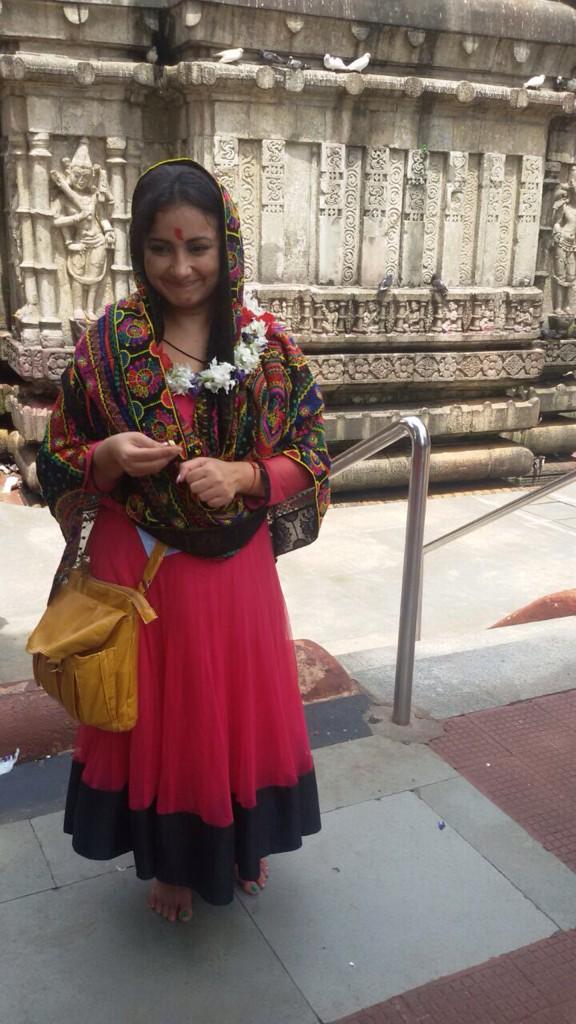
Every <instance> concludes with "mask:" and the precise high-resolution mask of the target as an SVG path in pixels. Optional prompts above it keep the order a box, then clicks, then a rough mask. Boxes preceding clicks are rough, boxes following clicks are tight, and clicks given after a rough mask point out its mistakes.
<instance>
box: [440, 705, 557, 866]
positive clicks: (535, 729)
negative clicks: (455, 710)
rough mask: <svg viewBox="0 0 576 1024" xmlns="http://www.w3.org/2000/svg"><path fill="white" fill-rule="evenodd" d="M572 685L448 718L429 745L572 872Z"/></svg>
mask: <svg viewBox="0 0 576 1024" xmlns="http://www.w3.org/2000/svg"><path fill="white" fill-rule="evenodd" d="M575 732H576V691H575V690H569V691H567V692H565V693H554V694H550V695H547V696H544V697H538V698H536V699H534V700H528V701H520V702H518V703H516V704H510V705H508V706H505V707H500V708H488V709H486V710H483V711H475V712H473V713H471V714H468V715H461V716H458V717H456V718H452V719H449V720H448V721H447V722H446V725H445V731H444V734H443V735H442V736H441V737H439V738H438V739H437V740H434V741H432V743H431V747H432V749H433V750H435V751H436V753H437V754H440V756H441V757H443V758H444V759H445V760H446V761H447V762H448V763H449V764H450V765H452V767H453V768H455V769H457V771H458V772H459V773H460V774H461V775H463V776H464V777H465V778H466V779H468V780H469V782H471V783H472V784H473V785H474V786H475V787H476V788H477V789H479V790H480V792H481V793H484V795H485V796H487V797H488V798H489V799H490V800H491V801H492V802H493V803H495V804H496V805H497V806H498V807H500V808H501V809H502V810H503V811H504V812H505V813H506V814H508V815H509V816H510V817H511V818H513V819H514V820H515V821H517V822H518V823H519V824H520V825H522V826H523V828H525V829H526V831H527V832H529V833H530V835H532V836H534V838H535V839H537V840H538V841H539V842H540V843H541V844H542V846H543V847H544V848H545V849H546V850H550V852H551V853H553V854H555V855H556V857H558V858H559V859H560V860H561V861H563V862H564V864H566V865H567V866H568V867H569V868H571V869H572V870H573V871H576V800H575V793H576V757H575V742H576V741H575Z"/></svg>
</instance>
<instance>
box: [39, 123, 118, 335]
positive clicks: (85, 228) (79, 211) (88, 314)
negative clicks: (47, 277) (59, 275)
mask: <svg viewBox="0 0 576 1024" xmlns="http://www.w3.org/2000/svg"><path fill="white" fill-rule="evenodd" d="M62 163H63V165H64V173H61V172H60V171H57V170H53V171H51V172H50V176H51V178H52V181H53V182H54V184H55V185H56V186H57V188H58V189H59V190H60V193H61V194H60V196H59V197H58V199H57V200H56V202H55V204H54V206H53V212H54V214H55V216H54V226H55V227H57V228H60V229H61V230H62V234H63V236H64V244H65V246H66V251H67V256H68V258H67V260H66V267H67V270H68V274H69V276H70V286H71V290H72V305H73V318H74V320H80V321H82V320H96V319H97V317H98V313H97V312H96V305H97V297H98V295H97V293H98V286H99V284H100V282H101V281H102V280H103V279H104V276H105V274H106V270H107V266H108V252H109V250H112V249H114V246H115V235H114V229H113V227H112V224H111V223H110V221H109V220H108V215H109V213H110V212H111V209H112V207H113V205H114V199H113V197H112V194H111V192H110V189H109V187H108V181H107V177H106V172H105V171H104V170H103V169H102V168H101V167H99V166H98V164H93V163H92V160H91V159H90V152H89V150H88V141H87V139H81V140H80V144H79V146H78V149H77V150H76V152H75V154H74V156H73V157H72V159H71V160H69V159H68V158H64V159H63V160H62Z"/></svg>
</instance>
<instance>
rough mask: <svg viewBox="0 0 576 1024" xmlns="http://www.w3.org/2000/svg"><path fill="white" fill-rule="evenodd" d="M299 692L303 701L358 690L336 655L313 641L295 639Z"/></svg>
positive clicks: (347, 693) (340, 695) (348, 694)
mask: <svg viewBox="0 0 576 1024" xmlns="http://www.w3.org/2000/svg"><path fill="white" fill-rule="evenodd" d="M294 649H295V651H296V661H297V663H298V682H299V685H300V694H301V696H302V700H303V701H304V702H305V703H306V704H310V703H311V702H312V701H316V700H329V699H330V698H331V697H347V696H350V695H351V694H353V693H358V684H357V683H355V682H354V680H353V679H351V678H350V676H349V675H348V673H347V672H346V670H345V669H344V668H343V667H342V665H341V664H340V662H339V661H337V660H336V658H334V657H332V655H331V654H329V653H328V651H325V650H324V648H323V647H321V646H320V644H316V643H314V641H313V640H295V641H294Z"/></svg>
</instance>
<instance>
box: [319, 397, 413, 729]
mask: <svg viewBox="0 0 576 1024" xmlns="http://www.w3.org/2000/svg"><path fill="white" fill-rule="evenodd" d="M405 437H409V438H410V441H411V444H412V459H411V464H410V486H409V490H408V514H407V519H406V539H405V542H404V569H403V573H402V594H401V598H400V621H399V624H398V650H397V654H396V682H395V689H394V711H393V714H392V720H393V721H394V722H395V723H396V724H397V725H409V724H410V707H411V703H412V680H413V676H414V652H415V648H416V638H417V633H418V609H419V606H420V605H421V601H422V594H421V588H422V570H423V560H424V559H423V543H424V522H425V518H426V499H427V497H428V478H429V476H430V435H429V433H428V430H427V429H426V427H425V425H424V423H423V422H422V420H421V419H419V418H418V417H417V416H403V417H402V419H400V420H397V421H396V422H395V423H393V424H392V425H391V426H390V427H388V428H386V429H385V430H381V431H379V432H378V433H377V434H374V435H373V436H372V437H369V438H367V439H366V440H364V441H359V442H358V444H355V445H354V446H353V447H352V448H349V449H348V451H346V452H344V453H343V454H342V455H338V456H337V458H335V459H334V462H333V463H332V471H331V474H330V475H331V477H332V478H333V477H336V476H339V474H340V473H343V472H344V471H345V470H347V469H350V468H351V467H352V466H355V465H356V463H358V462H361V461H362V459H367V458H369V457H370V456H371V455H376V454H377V452H380V451H382V449H383V448H387V447H388V446H389V445H391V444H394V443H395V442H396V441H401V440H402V439H403V438H405ZM418 638H419V637H418Z"/></svg>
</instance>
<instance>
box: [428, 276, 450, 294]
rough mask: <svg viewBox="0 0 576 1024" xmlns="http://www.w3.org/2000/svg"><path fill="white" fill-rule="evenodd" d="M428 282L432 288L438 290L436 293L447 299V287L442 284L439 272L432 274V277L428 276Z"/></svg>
mask: <svg viewBox="0 0 576 1024" xmlns="http://www.w3.org/2000/svg"><path fill="white" fill-rule="evenodd" d="M430 284H431V286H432V288H433V290H434V291H435V292H438V294H439V295H440V296H441V297H442V298H443V299H447V298H448V289H447V287H446V285H445V284H444V281H443V280H442V278H441V277H440V274H432V277H431V278H430Z"/></svg>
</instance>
